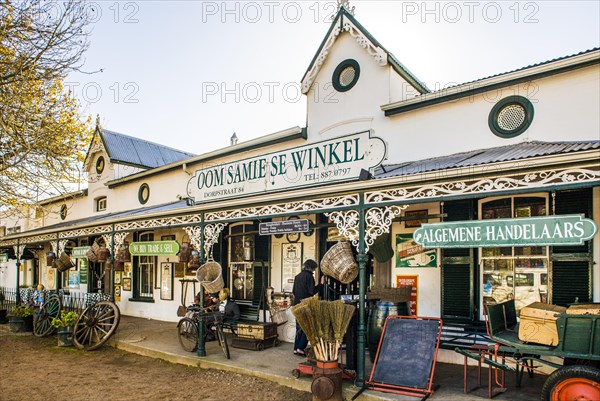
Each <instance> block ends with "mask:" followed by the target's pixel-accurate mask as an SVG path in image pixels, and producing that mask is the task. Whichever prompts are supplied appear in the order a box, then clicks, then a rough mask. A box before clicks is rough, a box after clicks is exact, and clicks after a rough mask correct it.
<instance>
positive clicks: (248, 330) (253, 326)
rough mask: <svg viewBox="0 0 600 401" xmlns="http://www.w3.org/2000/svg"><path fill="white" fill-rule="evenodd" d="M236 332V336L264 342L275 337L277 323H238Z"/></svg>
mask: <svg viewBox="0 0 600 401" xmlns="http://www.w3.org/2000/svg"><path fill="white" fill-rule="evenodd" d="M236 331H237V333H236V334H237V335H238V336H240V337H243V338H253V339H255V340H266V339H268V338H273V337H277V323H272V322H267V323H265V322H256V323H238V324H237V330H236Z"/></svg>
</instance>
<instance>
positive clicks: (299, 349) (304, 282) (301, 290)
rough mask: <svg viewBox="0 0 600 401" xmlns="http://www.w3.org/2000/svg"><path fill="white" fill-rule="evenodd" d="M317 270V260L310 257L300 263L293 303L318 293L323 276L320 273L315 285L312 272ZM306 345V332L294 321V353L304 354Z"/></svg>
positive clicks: (295, 303) (295, 281)
mask: <svg viewBox="0 0 600 401" xmlns="http://www.w3.org/2000/svg"><path fill="white" fill-rule="evenodd" d="M315 270H317V262H315V261H314V260H312V259H307V260H306V261H304V264H303V265H302V271H301V272H300V273H298V274H297V275H296V277H294V288H293V289H292V293H293V294H294V305H298V304H299V303H300V302H301V301H302V300H303V299H306V298H309V297H312V296H313V295H315V294H316V293H318V292H319V291H320V290H321V288H322V287H323V283H324V281H325V276H323V275H321V283H320V284H319V285H317V286H315V278H314V276H313V273H314V272H315ZM307 345H308V339H307V338H306V334H305V333H304V331H302V328H301V327H300V324H298V321H296V338H295V340H294V354H295V355H300V356H306V351H305V349H306V346H307Z"/></svg>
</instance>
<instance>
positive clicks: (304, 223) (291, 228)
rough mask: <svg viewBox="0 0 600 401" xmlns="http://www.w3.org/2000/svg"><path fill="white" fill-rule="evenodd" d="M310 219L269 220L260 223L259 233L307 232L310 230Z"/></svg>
mask: <svg viewBox="0 0 600 401" xmlns="http://www.w3.org/2000/svg"><path fill="white" fill-rule="evenodd" d="M309 225H310V222H309V220H308V219H294V220H281V221H269V222H266V223H259V224H258V233H259V235H272V234H289V233H306V232H308V231H309Z"/></svg>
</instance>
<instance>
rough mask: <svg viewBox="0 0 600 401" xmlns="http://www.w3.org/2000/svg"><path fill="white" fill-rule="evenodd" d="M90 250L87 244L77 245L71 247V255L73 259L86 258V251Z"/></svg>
mask: <svg viewBox="0 0 600 401" xmlns="http://www.w3.org/2000/svg"><path fill="white" fill-rule="evenodd" d="M89 250H90V247H89V246H78V247H75V248H73V253H72V254H71V256H72V257H74V258H75V259H87V253H88V251H89Z"/></svg>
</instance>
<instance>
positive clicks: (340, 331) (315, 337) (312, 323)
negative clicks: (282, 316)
mask: <svg viewBox="0 0 600 401" xmlns="http://www.w3.org/2000/svg"><path fill="white" fill-rule="evenodd" d="M292 313H293V314H294V316H295V317H296V321H297V322H298V324H299V325H300V327H301V328H302V331H304V333H305V334H306V338H308V341H310V343H311V345H312V346H313V349H314V351H315V357H316V358H317V359H318V360H320V361H336V360H337V359H338V356H339V349H340V345H341V344H342V339H343V338H344V334H346V330H348V325H349V324H350V321H351V320H352V316H354V307H353V306H352V305H346V304H345V303H343V302H342V301H319V300H318V299H317V298H316V297H311V298H307V299H305V300H303V301H302V302H301V303H299V304H298V305H296V306H293V307H292Z"/></svg>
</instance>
